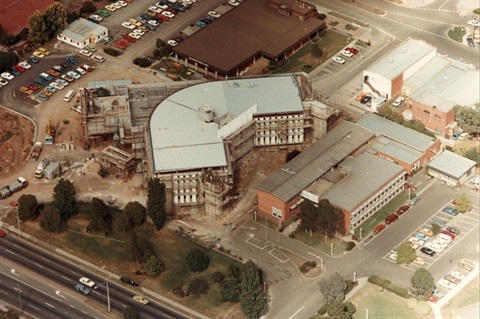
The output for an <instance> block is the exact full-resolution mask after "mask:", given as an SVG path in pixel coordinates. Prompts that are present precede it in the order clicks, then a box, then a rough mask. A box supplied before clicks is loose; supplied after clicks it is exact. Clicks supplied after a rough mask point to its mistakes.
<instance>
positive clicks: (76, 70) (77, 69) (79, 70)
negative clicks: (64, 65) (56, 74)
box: [74, 68, 87, 75]
mask: <svg viewBox="0 0 480 319" xmlns="http://www.w3.org/2000/svg"><path fill="white" fill-rule="evenodd" d="M74 71H75V72H77V73H80V74H81V75H84V74H86V73H87V71H85V70H84V69H82V68H76V69H75V70H74Z"/></svg>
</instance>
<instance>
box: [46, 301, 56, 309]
mask: <svg viewBox="0 0 480 319" xmlns="http://www.w3.org/2000/svg"><path fill="white" fill-rule="evenodd" d="M45 304H46V305H47V306H49V307H52V308H55V306H53V305H51V304H49V303H48V302H46V303H45Z"/></svg>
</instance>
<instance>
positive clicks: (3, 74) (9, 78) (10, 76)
mask: <svg viewBox="0 0 480 319" xmlns="http://www.w3.org/2000/svg"><path fill="white" fill-rule="evenodd" d="M0 76H1V77H2V78H4V79H5V80H9V81H11V80H13V78H14V76H13V75H11V74H10V73H8V72H3V73H2V74H0Z"/></svg>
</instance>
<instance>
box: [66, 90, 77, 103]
mask: <svg viewBox="0 0 480 319" xmlns="http://www.w3.org/2000/svg"><path fill="white" fill-rule="evenodd" d="M74 96H75V91H74V90H69V91H68V92H67V94H65V96H64V97H63V100H64V101H65V102H70V101H71V100H72V99H73V97H74Z"/></svg>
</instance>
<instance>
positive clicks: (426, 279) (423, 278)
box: [410, 268, 435, 297]
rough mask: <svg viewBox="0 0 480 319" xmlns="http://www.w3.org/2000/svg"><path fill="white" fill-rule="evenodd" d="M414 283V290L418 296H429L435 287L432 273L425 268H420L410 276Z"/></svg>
mask: <svg viewBox="0 0 480 319" xmlns="http://www.w3.org/2000/svg"><path fill="white" fill-rule="evenodd" d="M410 283H411V284H412V291H413V293H415V294H416V295H418V296H424V297H429V296H430V295H431V294H432V291H433V288H435V282H434V281H433V277H432V274H430V272H429V271H428V270H426V269H425V268H419V269H417V270H416V271H415V273H414V274H413V276H412V277H411V278H410Z"/></svg>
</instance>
